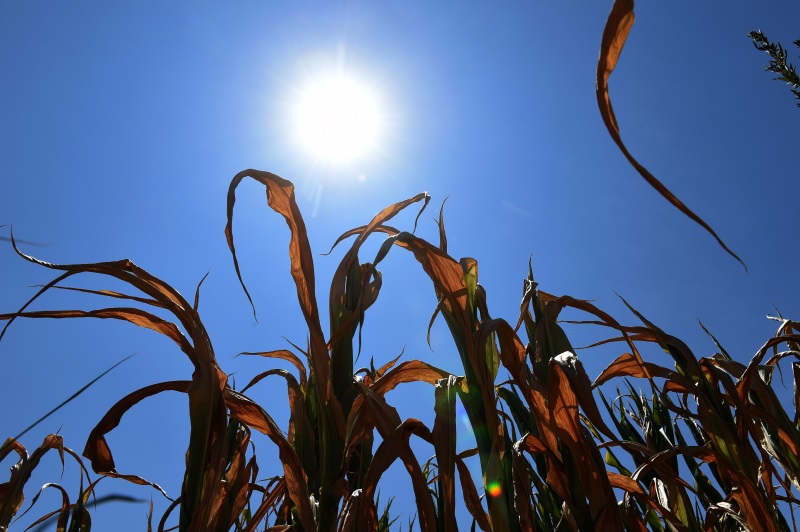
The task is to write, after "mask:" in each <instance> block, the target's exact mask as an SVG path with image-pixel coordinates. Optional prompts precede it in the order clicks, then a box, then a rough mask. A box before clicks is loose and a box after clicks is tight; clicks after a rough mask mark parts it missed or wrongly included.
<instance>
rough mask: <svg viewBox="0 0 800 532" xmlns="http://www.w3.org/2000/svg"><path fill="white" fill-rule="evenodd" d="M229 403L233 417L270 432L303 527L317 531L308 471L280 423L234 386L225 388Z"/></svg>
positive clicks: (259, 429) (269, 435)
mask: <svg viewBox="0 0 800 532" xmlns="http://www.w3.org/2000/svg"><path fill="white" fill-rule="evenodd" d="M225 403H226V404H227V406H228V408H229V409H230V411H231V416H234V417H236V418H237V419H238V420H239V421H241V422H242V423H245V424H246V425H247V426H249V427H250V428H252V429H255V430H257V431H259V432H261V433H262V434H264V435H266V436H267V437H268V438H269V439H270V440H272V442H273V443H274V444H275V445H276V446H277V447H278V452H279V456H280V460H281V463H282V464H283V473H284V478H285V479H286V487H287V490H288V492H289V495H290V497H291V498H292V502H293V503H294V504H295V505H296V507H297V513H298V519H299V520H300V523H301V524H302V525H303V528H305V529H306V530H314V529H315V525H314V514H313V512H312V510H311V504H310V502H309V493H308V487H307V485H306V482H307V477H306V474H305V472H304V471H303V466H302V464H301V463H300V459H299V458H298V457H297V454H296V453H295V452H294V449H292V446H291V444H290V443H289V441H288V440H287V439H286V438H285V437H284V436H283V434H282V433H281V430H280V428H279V427H278V425H277V424H276V423H275V421H274V420H273V419H272V418H271V417H270V415H269V414H267V412H266V411H265V410H264V409H263V408H261V407H260V406H259V405H258V404H256V403H255V402H253V401H252V400H250V399H249V398H247V397H245V396H244V395H242V394H240V393H238V392H235V391H233V390H231V389H230V388H226V389H225Z"/></svg>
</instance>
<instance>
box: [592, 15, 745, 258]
mask: <svg viewBox="0 0 800 532" xmlns="http://www.w3.org/2000/svg"><path fill="white" fill-rule="evenodd" d="M633 21H634V14H633V0H615V2H614V7H612V8H611V13H610V14H609V15H608V21H607V22H606V26H605V29H604V30H603V40H602V42H601V44H600V58H599V59H598V61H597V105H598V106H599V107H600V115H601V116H602V117H603V122H604V123H605V125H606V128H608V132H609V133H610V134H611V138H612V139H614V142H615V143H616V144H617V147H619V149H620V151H621V152H622V154H623V155H625V158H626V159H628V162H630V163H631V165H632V166H633V167H634V168H635V169H636V171H637V172H639V175H641V176H642V177H643V178H644V179H645V181H647V182H648V183H649V184H650V186H651V187H653V188H654V189H656V191H658V193H659V194H661V196H663V197H664V198H665V199H666V200H667V201H669V202H670V203H671V204H672V205H673V206H675V207H676V208H677V209H678V210H679V211H681V212H682V213H683V214H685V215H686V216H688V217H689V218H691V219H692V220H694V221H695V222H696V223H698V224H699V225H700V226H701V227H702V228H703V229H705V230H706V231H708V232H709V233H710V234H711V236H713V237H714V238H715V239H716V240H717V242H718V243H719V245H720V246H722V248H723V249H724V250H725V251H727V252H728V254H729V255H731V256H732V257H733V258H734V259H736V260H737V261H739V263H740V264H741V265H742V266H744V268H745V270H747V266H746V265H745V264H744V262H742V259H740V258H739V257H738V255H736V254H735V253H734V252H733V251H731V250H730V248H728V246H727V245H725V242H723V241H722V239H721V238H720V237H719V236H717V233H716V232H714V230H713V229H712V228H711V226H709V225H708V224H707V223H706V222H705V221H704V220H703V219H702V218H700V217H699V216H698V215H696V214H695V213H694V212H693V211H692V210H691V209H689V208H688V207H687V206H686V205H684V203H683V202H682V201H681V200H680V199H678V197H677V196H675V194H673V193H672V192H671V191H670V190H669V189H668V188H667V187H666V186H664V184H663V183H661V181H659V180H658V179H656V177H655V176H654V175H653V174H651V173H650V171H649V170H647V168H645V167H644V166H642V165H641V164H640V163H639V161H637V160H636V159H635V158H634V157H633V155H631V153H630V152H629V151H628V148H627V147H626V146H625V144H624V143H623V142H622V137H621V135H620V132H619V125H618V124H617V118H616V116H615V115H614V109H613V107H612V106H611V98H610V96H609V94H608V79H609V78H610V77H611V73H612V72H614V68H615V67H616V66H617V61H618V60H619V56H620V54H621V53H622V47H623V46H624V45H625V41H626V40H627V39H628V33H630V31H631V27H633Z"/></svg>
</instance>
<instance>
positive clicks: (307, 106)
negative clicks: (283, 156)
mask: <svg viewBox="0 0 800 532" xmlns="http://www.w3.org/2000/svg"><path fill="white" fill-rule="evenodd" d="M382 121H383V117H382V113H381V110H380V105H379V102H378V99H377V97H376V95H375V94H374V93H373V92H372V91H371V90H369V89H368V88H367V87H366V86H365V85H363V84H361V83H359V82H357V81H356V80H354V79H350V78H345V77H335V78H331V79H327V80H323V81H316V82H314V83H312V84H310V85H309V86H308V87H306V88H305V90H304V91H303V92H302V93H301V94H300V98H299V100H298V102H297V107H296V109H295V127H296V136H297V141H298V142H299V143H300V144H301V145H302V146H303V147H304V148H305V150H307V151H308V153H310V154H311V155H312V156H314V157H315V158H318V159H322V160H325V161H328V162H331V163H344V162H350V161H354V160H356V159H359V158H361V157H363V156H365V155H368V154H369V153H370V152H372V151H373V150H375V148H376V147H377V143H378V140H379V138H380V135H381V126H382V125H383V124H382Z"/></svg>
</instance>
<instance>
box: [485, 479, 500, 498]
mask: <svg viewBox="0 0 800 532" xmlns="http://www.w3.org/2000/svg"><path fill="white" fill-rule="evenodd" d="M486 492H487V493H488V494H489V495H491V496H492V497H499V496H500V494H501V493H503V488H501V487H500V483H499V482H490V483H489V484H487V485H486Z"/></svg>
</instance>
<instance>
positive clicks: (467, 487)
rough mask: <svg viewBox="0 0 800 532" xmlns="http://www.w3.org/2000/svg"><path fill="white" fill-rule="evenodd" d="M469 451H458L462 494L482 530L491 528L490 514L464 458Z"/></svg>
mask: <svg viewBox="0 0 800 532" xmlns="http://www.w3.org/2000/svg"><path fill="white" fill-rule="evenodd" d="M477 451H478V449H474V450H472V454H475V453H477ZM468 452H469V451H465V452H462V453H458V455H457V456H456V467H457V468H458V477H459V478H460V479H461V496H462V497H463V498H464V505H465V506H466V507H467V510H468V511H469V513H470V515H471V516H472V517H473V518H474V519H475V521H476V522H477V523H478V526H479V527H480V528H481V530H491V529H492V525H491V524H490V523H489V516H488V515H487V514H486V512H485V511H484V509H483V506H482V505H481V498H480V496H479V495H478V489H477V488H476V487H475V483H474V482H473V481H472V474H471V473H470V471H469V468H468V467H467V464H465V463H464V458H466V457H467V456H468V454H467V453H468Z"/></svg>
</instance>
